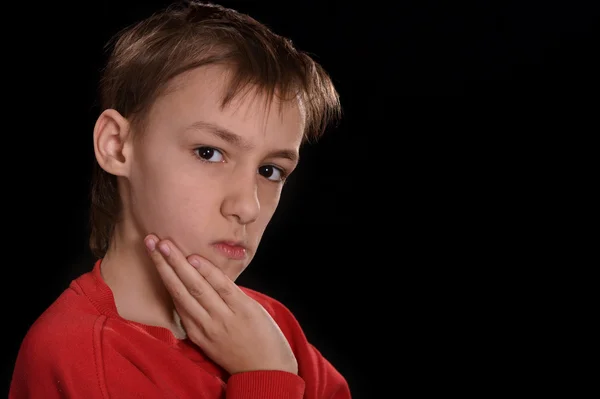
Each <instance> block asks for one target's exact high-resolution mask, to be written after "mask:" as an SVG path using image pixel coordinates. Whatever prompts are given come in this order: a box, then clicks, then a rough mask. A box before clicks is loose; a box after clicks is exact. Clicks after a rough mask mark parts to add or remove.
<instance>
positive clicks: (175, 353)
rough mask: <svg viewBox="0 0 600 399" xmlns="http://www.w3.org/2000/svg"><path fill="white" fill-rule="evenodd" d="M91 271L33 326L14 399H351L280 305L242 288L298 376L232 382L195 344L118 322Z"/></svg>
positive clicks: (256, 375)
mask: <svg viewBox="0 0 600 399" xmlns="http://www.w3.org/2000/svg"><path fill="white" fill-rule="evenodd" d="M100 262H101V260H99V261H97V262H96V264H95V265H94V268H93V270H92V271H91V272H88V273H86V274H84V275H82V276H80V277H79V278H77V279H75V280H73V281H72V282H71V284H70V286H69V288H68V289H67V290H65V291H64V292H63V293H62V294H61V296H60V297H59V298H58V299H57V300H56V301H55V302H54V303H53V304H52V305H51V306H50V307H49V308H48V309H47V310H46V311H45V312H44V313H43V314H42V315H41V316H40V317H39V319H38V320H36V322H35V323H34V324H33V325H32V326H31V328H30V329H29V331H28V333H27V335H26V336H25V339H24V340H23V343H22V344H21V348H20V350H19V354H18V357H17V361H16V364H15V369H14V373H13V378H12V382H11V387H10V393H9V399H22V398H36V399H38V398H44V399H53V398H82V399H96V398H97V399H101V398H103V399H106V398H127V399H131V398H145V399H154V398H179V399H184V398H190V399H192V398H193V399H203V398H207V399H208V398H211V399H216V398H227V399H251V398H252V399H276V398H277V399H283V398H285V399H296V398H297V399H301V398H305V399H317V398H318V399H321V398H328V399H347V398H350V391H349V388H348V384H347V383H346V381H345V380H344V378H343V377H342V375H341V374H340V373H339V372H337V371H336V370H335V369H334V367H333V366H332V365H331V364H330V363H329V362H328V361H327V360H326V359H325V358H324V357H323V356H322V355H321V354H320V353H319V352H318V350H317V349H315V347H313V346H312V345H311V344H310V343H309V342H307V340H306V337H305V335H304V333H303V332H302V329H301V328H300V325H299V324H298V322H297V321H296V319H295V318H294V316H293V315H292V313H291V312H290V311H289V310H288V309H287V308H286V307H285V306H283V305H282V304H281V303H279V302H278V301H276V300H274V299H272V298H270V297H268V296H266V295H263V294H260V293H258V292H256V291H253V290H250V289H247V288H242V289H243V291H244V292H245V293H246V294H247V295H248V296H250V297H252V298H254V299H255V300H257V301H258V302H259V303H260V304H261V305H262V306H264V308H265V309H266V310H267V311H268V312H269V314H271V316H272V317H273V319H274V320H275V321H276V322H277V324H278V325H279V327H280V328H281V330H282V331H283V333H284V335H285V336H286V337H287V339H288V341H289V343H290V345H291V347H292V350H293V351H294V354H295V355H296V359H297V361H298V375H296V374H292V373H288V372H285V371H249V372H243V373H238V374H233V375H229V374H228V373H227V372H226V371H224V370H223V369H222V368H221V367H220V366H218V365H217V364H215V363H214V362H213V361H211V360H210V359H209V358H208V357H206V356H205V355H204V354H203V352H202V350H201V349H200V348H199V347H197V346H196V345H194V344H193V343H192V342H191V341H190V340H188V339H186V340H178V339H176V338H175V336H174V335H173V334H172V333H171V331H170V330H168V329H166V328H162V327H155V326H148V325H144V324H140V323H136V322H132V321H128V320H125V319H123V318H121V317H120V316H119V315H118V313H117V308H116V306H115V301H114V298H113V295H112V291H111V290H110V288H109V287H108V286H107V285H106V283H105V282H104V280H103V279H102V276H101V275H100Z"/></svg>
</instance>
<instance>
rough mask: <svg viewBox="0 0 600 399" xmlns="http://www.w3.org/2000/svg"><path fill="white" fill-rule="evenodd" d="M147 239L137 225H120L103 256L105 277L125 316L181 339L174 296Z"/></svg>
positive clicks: (122, 315)
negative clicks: (166, 283) (164, 280)
mask: <svg viewBox="0 0 600 399" xmlns="http://www.w3.org/2000/svg"><path fill="white" fill-rule="evenodd" d="M143 239H144V236H143V235H141V234H140V233H139V231H138V230H137V229H135V228H134V227H133V226H130V225H129V226H128V225H126V224H125V223H121V224H117V225H116V226H115V230H114V233H113V237H112V239H111V243H110V246H109V249H108V251H107V252H106V255H105V256H104V258H103V259H102V264H101V274H102V277H103V279H104V281H105V282H106V284H107V285H108V287H109V288H110V289H111V291H112V292H113V296H114V298H115V305H116V307H117V312H118V313H119V315H120V316H121V317H122V318H124V319H126V320H130V321H135V322H138V323H142V324H146V325H151V326H159V327H165V328H168V329H169V330H171V332H173V334H174V335H175V336H176V337H177V338H180V339H181V338H184V337H185V332H184V331H183V328H182V327H181V324H180V322H179V319H178V317H177V314H176V312H175V307H174V306H173V301H172V299H171V296H170V295H169V293H168V291H167V289H166V288H165V286H164V284H163V283H162V280H161V278H160V276H159V274H158V272H157V271H156V267H155V265H154V262H152V260H151V259H150V257H149V255H148V253H147V252H146V249H145V246H144V241H143Z"/></svg>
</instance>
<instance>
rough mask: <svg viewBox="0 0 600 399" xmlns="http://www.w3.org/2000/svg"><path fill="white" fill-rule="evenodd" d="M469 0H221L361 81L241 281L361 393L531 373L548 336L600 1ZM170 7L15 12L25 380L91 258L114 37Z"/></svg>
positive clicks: (18, 308)
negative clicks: (40, 333) (550, 292)
mask: <svg viewBox="0 0 600 399" xmlns="http://www.w3.org/2000/svg"><path fill="white" fill-rule="evenodd" d="M455 3H457V2H444V1H404V2H399V3H397V2H378V1H369V2H356V3H354V4H351V2H342V1H339V2H335V1H331V2H325V1H323V2H316V1H314V2H300V1H298V2H287V1H285V2H283V1H282V2H264V1H223V2H221V4H223V5H225V6H229V7H232V8H236V9H238V10H239V11H242V12H247V13H249V14H250V15H252V16H253V17H255V18H256V19H258V20H259V21H261V22H263V23H265V24H267V25H268V26H270V27H271V28H273V30H275V31H276V32H277V33H280V34H282V35H285V36H288V37H290V38H291V39H292V40H293V42H294V43H295V45H296V46H297V47H298V48H299V49H302V50H305V51H308V52H310V53H311V54H313V55H314V56H315V58H316V59H317V61H319V62H320V63H321V64H322V65H323V66H324V67H325V69H326V70H328V71H329V73H330V74H331V76H332V78H333V80H334V82H335V84H336V85H337V88H338V90H339V93H340V95H341V101H342V106H343V108H344V118H343V120H342V122H341V123H340V125H339V126H338V127H337V128H334V129H330V130H329V132H328V133H327V134H326V135H325V136H324V137H323V139H322V140H321V141H320V142H319V143H318V144H316V145H310V146H308V147H306V148H304V149H303V150H302V151H303V152H302V158H303V160H302V162H301V165H300V166H299V168H298V170H297V171H296V172H295V173H294V175H293V176H292V178H291V179H290V181H289V183H288V186H287V187H286V189H285V190H284V195H283V198H282V202H281V205H280V208H279V209H278V211H277V213H276V215H275V217H274V219H273V221H272V223H271V225H270V227H269V228H268V229H267V232H266V234H265V236H264V238H263V242H262V244H261V248H260V250H259V252H258V254H257V256H256V258H255V260H254V261H253V263H252V264H251V266H250V267H249V268H248V270H247V271H246V272H244V274H243V275H242V276H241V277H240V279H239V282H240V284H242V285H247V286H250V287H252V288H255V289H258V290H260V291H262V292H265V293H266V294H268V295H271V296H273V297H275V298H277V299H279V300H280V301H282V302H283V303H284V304H285V305H287V306H288V307H289V308H290V309H291V310H292V311H293V312H294V314H295V315H296V317H297V319H298V320H299V321H300V323H301V324H302V325H303V327H304V328H305V332H306V335H307V336H308V338H309V340H310V341H311V342H312V343H313V344H314V345H315V346H316V347H317V348H319V349H320V350H321V352H322V353H323V354H324V355H325V356H326V357H327V358H328V359H329V360H330V361H331V362H332V363H333V364H334V366H335V367H336V368H337V369H338V370H339V371H340V372H341V373H342V374H343V375H344V376H346V378H347V379H348V381H349V383H350V387H351V390H352V392H353V394H354V397H355V398H382V397H396V396H401V395H402V396H404V395H405V394H406V395H410V396H411V397H412V396H421V395H423V396H427V395H428V393H432V392H434V391H435V392H457V393H461V394H467V393H477V394H487V393H489V392H497V391H500V390H507V389H508V388H507V387H508V386H511V385H512V383H514V382H519V381H521V382H522V381H526V380H527V381H530V377H525V375H526V374H527V373H525V372H524V371H523V372H521V371H522V370H526V369H527V368H528V367H529V365H530V364H532V363H531V362H533V360H532V359H531V358H530V357H529V356H530V355H529V352H527V351H525V352H520V355H519V356H520V357H519V359H516V358H515V359H513V358H512V357H511V355H509V354H511V353H513V352H512V350H513V349H514V344H515V343H519V344H520V343H522V342H523V340H525V341H527V339H528V338H526V337H527V333H526V331H525V329H524V328H520V327H517V326H523V325H524V324H526V323H528V321H529V320H530V317H533V316H531V315H530V314H529V313H528V312H527V311H525V310H523V308H521V307H519V306H515V304H514V302H515V301H516V298H523V294H522V288H523V285H525V281H526V280H527V278H526V277H529V276H530V274H531V271H530V269H529V268H530V267H532V265H533V267H535V266H536V265H535V263H532V262H529V261H530V260H532V259H533V255H523V253H524V251H531V250H532V248H533V247H534V246H535V244H534V242H535V238H536V237H537V235H536V231H538V230H544V227H548V226H549V225H551V224H552V221H550V220H548V218H544V217H543V215H544V214H546V213H545V212H546V211H545V210H546V209H547V208H546V206H547V204H548V201H549V199H548V198H547V197H545V196H543V195H542V196H540V195H539V193H538V190H541V189H542V188H547V187H548V184H551V182H552V181H554V180H555V179H560V178H561V163H562V162H566V161H565V160H566V159H567V157H568V156H569V155H570V153H569V151H570V150H569V149H568V147H567V146H566V143H567V142H571V140H572V139H573V137H578V135H581V134H583V135H585V134H592V133H593V132H594V131H595V132H597V131H598V129H597V122H596V121H595V120H594V118H592V115H593V114H594V113H597V107H598V101H597V97H598V92H599V91H598V89H599V88H600V87H599V84H598V77H597V74H598V71H599V66H600V63H598V61H597V60H596V54H597V52H598V42H597V40H596V37H595V35H596V34H597V31H598V23H597V21H598V13H597V11H596V10H595V9H593V8H592V6H591V3H592V2H589V3H584V2H567V1H564V2H551V1H546V2H527V1H521V2H514V3H511V2H498V3H497V4H495V3H492V2H485V1H480V2H474V4H471V3H460V5H457V4H455ZM167 4H169V2H166V1H143V2H142V1H127V2H125V1H97V2H77V3H75V2H73V3H52V2H40V3H39V4H36V3H35V2H27V3H19V2H15V3H14V4H12V6H11V7H13V8H14V9H12V8H11V9H10V10H9V9H8V8H5V9H4V10H3V13H4V15H3V16H4V19H5V21H6V22H7V23H13V24H14V25H12V26H9V25H6V26H5V28H4V30H7V32H6V33H5V36H4V44H5V45H4V49H3V51H2V54H3V56H2V58H3V69H4V70H5V72H4V74H3V85H4V90H3V96H4V100H5V101H4V106H3V118H2V120H3V134H2V137H3V143H2V144H3V146H2V148H3V150H4V151H3V155H4V156H3V168H2V170H3V177H4V184H3V196H2V197H3V199H4V211H5V214H4V215H3V216H4V218H3V221H4V224H3V227H4V232H5V234H4V235H3V236H4V239H3V241H4V242H3V244H4V245H3V247H4V248H3V249H4V251H3V252H4V262H3V263H4V269H5V273H4V278H5V282H4V286H5V289H4V295H6V299H5V302H4V303H5V318H4V323H5V324H4V327H5V328H4V329H3V330H4V332H5V333H6V334H7V335H8V337H7V338H6V341H5V342H7V343H8V345H5V346H3V367H4V368H3V371H4V373H3V377H4V382H5V383H6V387H8V384H9V382H10V377H11V374H12V367H13V364H14V360H15V358H16V355H17V351H18V348H19V345H20V342H21V340H22V338H23V337H24V335H25V333H26V332H27V329H28V328H29V326H30V325H31V324H32V323H33V321H34V320H35V319H36V318H37V317H38V316H39V315H40V314H41V312H42V311H43V310H44V309H45V308H46V307H47V306H49V305H50V304H51V303H52V301H53V300H54V299H55V298H56V297H57V296H58V295H60V293H61V292H62V291H63V290H64V289H65V288H66V287H67V286H68V284H69V282H70V281H71V280H72V279H73V278H75V277H77V276H78V275H79V274H81V273H83V272H86V271H88V270H89V269H90V268H91V266H92V263H91V255H90V253H89V249H88V247H87V240H88V225H87V217H88V214H87V211H88V200H89V198H88V195H89V194H88V189H89V185H90V172H91V166H92V162H93V161H94V157H93V148H92V129H93V125H94V122H95V119H96V117H97V116H98V114H99V112H100V110H99V109H98V107H97V102H96V99H97V97H96V94H97V93H96V88H97V82H98V78H99V72H100V68H101V67H102V65H103V62H104V59H105V58H104V53H103V46H104V44H105V43H106V42H107V41H108V39H109V38H110V37H111V36H112V35H113V34H114V33H116V32H117V31H118V30H119V29H121V28H123V27H125V26H127V25H129V24H130V23H133V22H135V21H137V20H138V19H141V18H143V17H146V16H148V15H150V13H152V12H153V11H156V10H157V9H158V8H160V7H163V6H166V5H167ZM563 144H565V146H563ZM548 228H549V227H548ZM507 309H517V310H519V312H518V316H514V315H513V316H514V317H517V318H516V319H515V318H514V317H507V315H506V313H508V312H509V311H508V310H507ZM533 313H535V312H532V314H533ZM516 314H517V313H515V315H516ZM523 337H525V338H523ZM504 362H508V363H509V364H511V366H507V368H505V367H504V366H501V365H502V364H504ZM411 392H417V395H414V394H411ZM509 392H512V391H509Z"/></svg>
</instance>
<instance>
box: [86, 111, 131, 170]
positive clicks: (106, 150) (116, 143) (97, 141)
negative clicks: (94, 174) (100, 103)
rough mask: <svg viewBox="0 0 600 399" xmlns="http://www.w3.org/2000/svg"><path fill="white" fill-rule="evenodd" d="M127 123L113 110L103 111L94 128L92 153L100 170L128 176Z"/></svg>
mask: <svg viewBox="0 0 600 399" xmlns="http://www.w3.org/2000/svg"><path fill="white" fill-rule="evenodd" d="M130 133H131V127H130V124H129V121H128V120H127V119H126V118H124V117H123V116H122V115H121V114H120V113H119V112H118V111H116V110H114V109H107V110H104V111H103V112H102V113H101V114H100V116H99V117H98V119H97V120H96V125H95V126H94V153H95V154H96V160H97V161H98V164H99V165H100V167H102V169H104V170H105V171H107V172H108V173H110V174H112V175H115V176H128V175H129V164H130V162H128V160H130V158H131V145H130V143H129V141H130Z"/></svg>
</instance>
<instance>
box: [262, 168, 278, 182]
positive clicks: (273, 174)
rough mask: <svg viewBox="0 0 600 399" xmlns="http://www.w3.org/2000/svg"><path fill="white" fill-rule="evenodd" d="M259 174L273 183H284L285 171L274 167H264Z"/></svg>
mask: <svg viewBox="0 0 600 399" xmlns="http://www.w3.org/2000/svg"><path fill="white" fill-rule="evenodd" d="M258 173H259V174H260V175H261V176H264V177H266V178H267V179H269V180H271V181H276V182H277V181H282V180H283V177H284V176H283V171H282V170H281V169H279V168H278V167H276V166H273V165H264V166H261V167H260V168H258Z"/></svg>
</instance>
